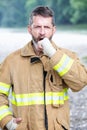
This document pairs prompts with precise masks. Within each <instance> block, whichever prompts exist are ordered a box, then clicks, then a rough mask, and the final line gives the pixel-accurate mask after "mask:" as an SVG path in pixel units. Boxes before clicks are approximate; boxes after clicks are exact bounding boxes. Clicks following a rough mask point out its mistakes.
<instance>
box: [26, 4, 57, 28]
mask: <svg viewBox="0 0 87 130" xmlns="http://www.w3.org/2000/svg"><path fill="white" fill-rule="evenodd" d="M37 15H40V16H43V17H52V24H53V26H54V25H55V18H54V12H53V10H52V9H51V8H49V7H47V6H38V7H37V8H35V9H34V10H33V11H32V12H31V15H30V18H29V24H30V25H31V24H32V23H33V16H37Z"/></svg>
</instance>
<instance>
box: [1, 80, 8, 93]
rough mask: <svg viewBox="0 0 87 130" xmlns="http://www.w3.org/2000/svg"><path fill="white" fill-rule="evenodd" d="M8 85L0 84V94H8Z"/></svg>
mask: <svg viewBox="0 0 87 130" xmlns="http://www.w3.org/2000/svg"><path fill="white" fill-rule="evenodd" d="M9 89H10V85H9V84H5V83H2V82H0V93H3V94H5V95H8V94H9Z"/></svg>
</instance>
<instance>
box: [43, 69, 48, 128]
mask: <svg viewBox="0 0 87 130" xmlns="http://www.w3.org/2000/svg"><path fill="white" fill-rule="evenodd" d="M46 75H47V72H46V71H44V69H43V87H44V116H45V121H44V123H45V128H46V130H48V118H47V110H46V85H45V79H46Z"/></svg>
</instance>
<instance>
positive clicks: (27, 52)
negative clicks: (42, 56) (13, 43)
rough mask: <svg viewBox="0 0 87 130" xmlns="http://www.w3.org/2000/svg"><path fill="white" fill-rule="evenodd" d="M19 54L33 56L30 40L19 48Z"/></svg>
mask: <svg viewBox="0 0 87 130" xmlns="http://www.w3.org/2000/svg"><path fill="white" fill-rule="evenodd" d="M21 56H35V52H34V49H33V45H32V41H30V42H29V43H28V44H27V45H25V46H24V47H23V48H22V49H21Z"/></svg>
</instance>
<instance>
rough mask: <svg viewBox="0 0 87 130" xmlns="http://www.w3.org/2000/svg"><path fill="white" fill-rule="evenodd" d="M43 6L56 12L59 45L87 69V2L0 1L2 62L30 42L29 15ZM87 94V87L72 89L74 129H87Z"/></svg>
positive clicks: (77, 0)
mask: <svg viewBox="0 0 87 130" xmlns="http://www.w3.org/2000/svg"><path fill="white" fill-rule="evenodd" d="M40 5H45V6H49V7H51V8H52V9H53V10H54V12H55V22H56V26H57V31H56V33H55V34H54V36H53V40H54V41H55V42H56V44H58V46H61V47H65V48H67V49H71V50H72V51H75V52H76V53H77V55H78V56H79V58H80V59H81V62H82V63H83V64H84V65H85V66H87V0H0V63H2V62H3V60H4V59H5V58H6V56H7V55H9V54H10V53H11V52H13V51H15V50H17V49H18V48H21V47H23V46H24V45H25V44H27V42H28V41H30V39H31V36H30V34H29V33H28V31H27V26H28V21H29V16H30V13H31V11H32V10H33V9H34V8H35V7H36V6H40ZM86 93H87V87H85V88H84V89H83V90H81V91H80V92H78V93H73V92H71V90H69V95H70V116H71V118H70V121H71V123H70V124H71V125H70V129H71V130H87V94H86Z"/></svg>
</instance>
